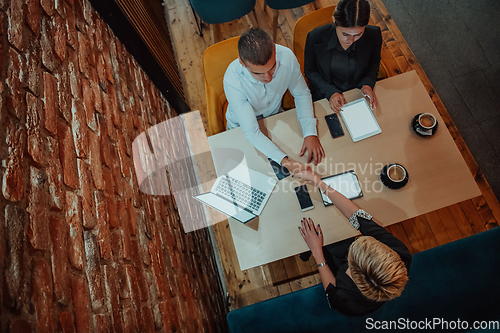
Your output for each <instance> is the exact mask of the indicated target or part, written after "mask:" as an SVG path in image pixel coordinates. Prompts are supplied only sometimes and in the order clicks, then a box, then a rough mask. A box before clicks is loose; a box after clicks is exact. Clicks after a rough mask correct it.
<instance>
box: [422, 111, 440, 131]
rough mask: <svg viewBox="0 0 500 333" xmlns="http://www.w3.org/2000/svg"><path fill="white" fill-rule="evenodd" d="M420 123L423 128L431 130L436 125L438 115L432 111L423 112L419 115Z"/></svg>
mask: <svg viewBox="0 0 500 333" xmlns="http://www.w3.org/2000/svg"><path fill="white" fill-rule="evenodd" d="M418 125H419V126H421V127H422V128H423V129H426V130H430V129H432V128H434V126H436V117H434V116H433V115H432V114H430V113H422V114H421V115H420V116H419V117H418Z"/></svg>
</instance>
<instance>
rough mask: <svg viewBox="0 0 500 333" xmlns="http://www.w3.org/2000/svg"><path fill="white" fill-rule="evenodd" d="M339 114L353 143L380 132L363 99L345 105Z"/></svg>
mask: <svg viewBox="0 0 500 333" xmlns="http://www.w3.org/2000/svg"><path fill="white" fill-rule="evenodd" d="M340 114H341V115H342V119H344V123H345V125H346V126H347V130H348V131H349V134H350V135H351V138H352V141H354V142H356V141H359V140H363V139H366V138H369V137H370V136H373V135H376V134H379V133H381V132H382V130H381V129H380V126H379V125H378V123H377V120H376V119H375V116H374V115H373V113H372V111H371V110H370V107H369V106H368V103H366V100H365V99H364V98H360V99H357V100H355V101H352V102H350V103H347V104H346V105H344V106H343V107H342V111H340Z"/></svg>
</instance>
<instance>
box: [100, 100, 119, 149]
mask: <svg viewBox="0 0 500 333" xmlns="http://www.w3.org/2000/svg"><path fill="white" fill-rule="evenodd" d="M102 101H103V103H102V113H103V117H104V121H105V123H106V134H107V135H108V136H109V138H110V139H111V140H113V141H116V130H115V126H114V124H113V121H112V114H113V110H112V105H111V98H110V97H109V94H108V93H104V94H103V99H102Z"/></svg>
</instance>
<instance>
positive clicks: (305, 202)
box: [295, 185, 314, 212]
mask: <svg viewBox="0 0 500 333" xmlns="http://www.w3.org/2000/svg"><path fill="white" fill-rule="evenodd" d="M295 194H297V199H299V204H300V209H301V210H302V211H303V212H305V211H308V210H311V209H313V208H314V205H313V202H312V200H311V197H310V196H309V192H308V191H307V186H306V185H301V186H297V187H296V188H295Z"/></svg>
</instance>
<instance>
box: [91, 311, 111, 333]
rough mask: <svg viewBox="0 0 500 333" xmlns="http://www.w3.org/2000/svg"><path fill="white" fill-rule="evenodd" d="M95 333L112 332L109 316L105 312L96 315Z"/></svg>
mask: <svg viewBox="0 0 500 333" xmlns="http://www.w3.org/2000/svg"><path fill="white" fill-rule="evenodd" d="M92 332H95V333H103V332H108V333H109V332H111V330H110V325H109V318H108V316H107V315H104V314H95V315H94V330H93V331H92Z"/></svg>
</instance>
